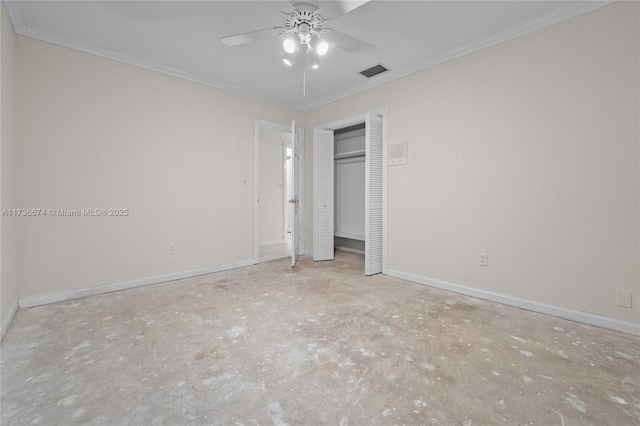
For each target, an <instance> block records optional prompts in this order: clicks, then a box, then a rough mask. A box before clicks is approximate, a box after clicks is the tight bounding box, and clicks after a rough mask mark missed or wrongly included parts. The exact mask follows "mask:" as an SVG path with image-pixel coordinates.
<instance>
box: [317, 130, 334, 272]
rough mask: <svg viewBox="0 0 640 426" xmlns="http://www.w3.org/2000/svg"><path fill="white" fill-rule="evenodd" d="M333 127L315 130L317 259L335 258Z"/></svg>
mask: <svg viewBox="0 0 640 426" xmlns="http://www.w3.org/2000/svg"><path fill="white" fill-rule="evenodd" d="M333 150H334V145H333V130H324V129H314V130H313V260H333V259H334V251H333V247H334V240H333V237H334V217H333V216H334V207H333V206H334V193H333V192H334V187H333V178H334V176H333V173H334V170H333V168H334V164H333Z"/></svg>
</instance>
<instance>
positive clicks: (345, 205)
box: [334, 123, 366, 253]
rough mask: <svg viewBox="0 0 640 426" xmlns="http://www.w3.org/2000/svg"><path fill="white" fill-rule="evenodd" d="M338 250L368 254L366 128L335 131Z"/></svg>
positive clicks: (336, 242)
mask: <svg viewBox="0 0 640 426" xmlns="http://www.w3.org/2000/svg"><path fill="white" fill-rule="evenodd" d="M334 143H335V149H334V153H335V159H334V161H335V163H334V166H335V167H334V173H335V179H334V182H335V192H334V194H335V204H334V206H335V215H334V217H335V239H334V241H335V247H336V248H337V249H342V250H350V251H357V252H361V253H364V251H365V158H366V157H365V156H366V145H365V124H364V123H361V124H357V125H354V126H349V127H346V128H343V129H338V130H335V132H334Z"/></svg>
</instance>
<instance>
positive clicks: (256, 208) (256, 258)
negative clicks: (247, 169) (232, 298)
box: [253, 118, 304, 265]
mask: <svg viewBox="0 0 640 426" xmlns="http://www.w3.org/2000/svg"><path fill="white" fill-rule="evenodd" d="M261 128H267V129H272V130H277V131H282V132H287V133H291V123H289V124H288V125H287V124H281V123H276V122H273V121H268V120H261V119H258V118H255V119H254V120H253V264H254V265H255V264H258V263H260V250H259V245H258V236H259V221H260V205H259V203H258V197H259V195H260V194H259V189H260V129H261ZM297 131H300V132H301V135H302V136H301V137H302V138H303V140H304V129H303V128H301V127H296V132H297ZM303 155H304V145H302V146H301V147H300V156H301V157H302V156H303ZM299 168H300V189H299V193H300V203H299V205H298V209H299V216H300V218H301V219H302V218H304V195H303V194H304V162H303V161H300V164H299ZM300 246H301V247H304V226H302V224H301V226H300Z"/></svg>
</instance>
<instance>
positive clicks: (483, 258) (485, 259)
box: [478, 253, 489, 266]
mask: <svg viewBox="0 0 640 426" xmlns="http://www.w3.org/2000/svg"><path fill="white" fill-rule="evenodd" d="M478 265H480V266H489V255H488V254H487V253H480V262H479V263H478Z"/></svg>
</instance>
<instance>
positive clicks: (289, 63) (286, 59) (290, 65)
mask: <svg viewBox="0 0 640 426" xmlns="http://www.w3.org/2000/svg"><path fill="white" fill-rule="evenodd" d="M282 62H284V63H285V64H286V65H287V66H289V67H292V66H293V61H292V60H291V58H290V57H289V56H288V55H284V57H283V58H282Z"/></svg>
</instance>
